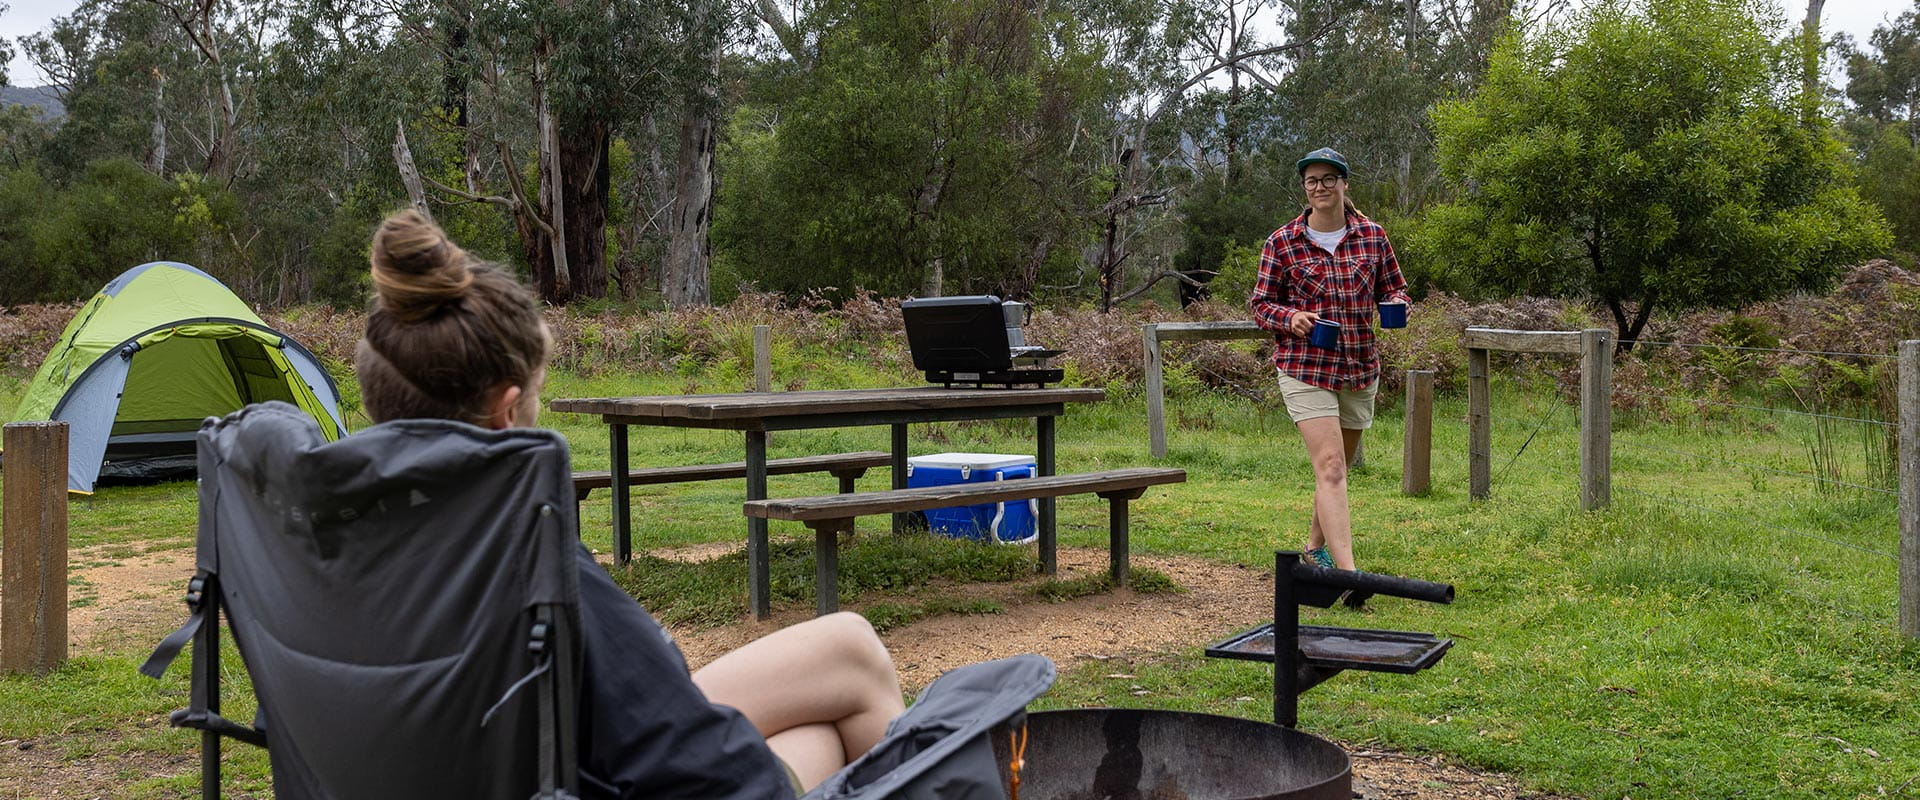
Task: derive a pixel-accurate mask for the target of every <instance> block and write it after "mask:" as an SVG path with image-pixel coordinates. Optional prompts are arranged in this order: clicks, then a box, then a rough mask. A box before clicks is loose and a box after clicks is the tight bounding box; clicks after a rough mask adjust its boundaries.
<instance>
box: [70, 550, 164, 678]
mask: <svg viewBox="0 0 1920 800" xmlns="http://www.w3.org/2000/svg"><path fill="white" fill-rule="evenodd" d="M130 551H131V552H130ZM68 563H69V564H71V565H73V566H72V567H71V569H70V571H69V579H68V587H67V601H68V611H67V643H68V645H69V647H70V648H71V650H70V652H71V653H73V654H75V655H80V654H99V653H107V652H124V651H126V650H137V649H140V648H141V647H151V646H153V645H156V644H159V643H160V639H161V638H162V637H164V636H166V635H167V633H169V632H171V631H172V630H173V629H174V628H175V627H177V626H179V624H180V623H182V622H185V621H186V618H187V605H186V603H185V602H183V601H182V600H181V598H182V597H183V596H185V594H186V591H187V581H188V579H190V578H192V577H193V550H192V549H191V548H179V547H173V548H167V549H158V550H143V549H141V548H140V547H139V546H137V545H135V546H131V547H130V546H129V545H124V544H116V545H100V546H96V547H88V548H83V549H80V550H75V551H73V552H72V553H71V554H70V555H69V556H68Z"/></svg>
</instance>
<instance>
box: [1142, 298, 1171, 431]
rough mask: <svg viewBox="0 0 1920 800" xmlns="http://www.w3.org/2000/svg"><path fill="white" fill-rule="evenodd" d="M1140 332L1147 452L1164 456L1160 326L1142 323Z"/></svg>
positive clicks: (1164, 411)
mask: <svg viewBox="0 0 1920 800" xmlns="http://www.w3.org/2000/svg"><path fill="white" fill-rule="evenodd" d="M1140 334H1141V336H1142V337H1143V338H1144V344H1145V345H1146V348H1147V349H1146V353H1147V364H1146V379H1147V386H1146V391H1147V452H1148V453H1149V454H1151V455H1152V456H1153V457H1154V458H1166V457H1167V398H1166V394H1165V393H1166V387H1165V386H1164V385H1163V384H1162V383H1161V375H1160V370H1161V364H1160V326H1159V325H1158V324H1155V323H1148V324H1146V325H1142V326H1140Z"/></svg>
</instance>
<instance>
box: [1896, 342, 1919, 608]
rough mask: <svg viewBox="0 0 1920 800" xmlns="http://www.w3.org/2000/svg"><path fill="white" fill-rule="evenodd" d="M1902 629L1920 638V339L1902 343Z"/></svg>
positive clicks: (1900, 456)
mask: <svg viewBox="0 0 1920 800" xmlns="http://www.w3.org/2000/svg"><path fill="white" fill-rule="evenodd" d="M1899 458H1900V632H1901V633H1903V634H1906V635H1907V636H1908V637H1909V638H1920V340H1915V339H1908V340H1907V341H1904V342H1901V343H1900V455H1899Z"/></svg>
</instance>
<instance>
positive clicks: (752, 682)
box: [693, 612, 906, 788]
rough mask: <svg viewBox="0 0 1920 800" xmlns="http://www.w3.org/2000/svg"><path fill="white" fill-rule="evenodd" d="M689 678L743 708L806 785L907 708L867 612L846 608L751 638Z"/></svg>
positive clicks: (875, 738) (867, 744)
mask: <svg viewBox="0 0 1920 800" xmlns="http://www.w3.org/2000/svg"><path fill="white" fill-rule="evenodd" d="M693 682H694V684H695V685H697V686H699V687H700V691H702V692H704V693H706V695H707V699H708V700H711V701H713V702H715V703H719V704H722V705H727V706H732V707H734V708H736V709H739V710H740V713H742V714H745V715H746V717H747V719H748V720H749V721H751V722H752V723H753V725H754V727H755V728H758V729H759V730H760V735H762V736H765V737H767V744H768V746H770V747H772V748H773V752H774V754H775V755H777V756H780V759H781V760H782V761H785V762H787V765H788V766H790V767H792V768H793V770H794V772H796V773H798V774H799V775H800V778H801V780H802V782H803V783H805V784H806V785H807V786H808V788H811V787H812V786H813V785H814V784H817V783H819V782H820V781H821V780H824V779H825V778H826V777H827V776H829V775H832V774H833V773H834V772H835V771H837V770H839V769H840V768H841V767H843V766H846V765H847V763H848V762H851V761H852V760H853V759H855V758H858V757H859V756H860V755H861V754H863V753H865V752H867V750H869V749H871V748H872V747H873V746H874V744H875V743H877V742H879V741H880V737H881V736H882V735H884V734H885V733H886V730H887V723H888V722H890V721H892V719H893V718H894V717H896V716H899V715H900V712H902V711H904V710H906V703H905V702H903V701H902V699H901V696H900V681H899V677H898V676H897V675H896V674H895V673H894V669H893V658H892V657H891V656H889V655H887V649H886V646H885V645H882V644H881V643H880V637H879V636H877V635H875V634H874V632H873V626H872V625H870V624H868V623H867V620H866V618H865V617H862V616H860V615H858V614H853V613H849V612H841V613H838V614H829V615H827V616H824V617H819V618H816V619H811V620H808V621H806V622H802V623H799V624H797V625H793V626H790V627H786V628H782V629H780V630H777V631H774V632H773V633H770V634H767V635H766V636H762V637H760V638H758V639H755V640H753V641H751V642H748V643H747V644H746V645H745V646H743V647H741V648H740V649H738V650H735V651H733V652H731V653H728V654H726V655H724V656H721V657H719V658H717V659H714V661H713V662H712V663H710V664H708V665H706V666H705V667H701V668H700V670H699V671H697V672H695V673H693Z"/></svg>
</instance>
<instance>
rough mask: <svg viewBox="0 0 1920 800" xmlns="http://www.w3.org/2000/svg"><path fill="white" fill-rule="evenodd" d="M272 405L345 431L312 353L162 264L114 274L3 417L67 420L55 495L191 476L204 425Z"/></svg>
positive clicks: (332, 431) (209, 283) (204, 278)
mask: <svg viewBox="0 0 1920 800" xmlns="http://www.w3.org/2000/svg"><path fill="white" fill-rule="evenodd" d="M267 400H281V401H284V402H287V403H291V404H293V405H295V406H298V407H300V409H301V410H303V411H305V412H307V413H308V414H311V415H313V418H314V419H315V420H316V421H318V422H319V423H320V429H321V430H322V431H324V432H325V434H326V437H327V439H328V440H329V441H331V440H334V439H338V438H340V437H341V436H345V435H346V426H345V425H344V424H342V421H341V416H340V392H339V390H338V389H337V388H336V387H335V386H334V383H333V378H332V377H330V376H328V375H327V371H326V370H325V369H324V368H322V367H321V366H320V360H319V359H317V358H314V356H313V353H311V352H308V351H307V349H306V348H304V347H301V346H300V344H299V343H298V342H295V341H294V340H292V339H290V338H288V337H287V336H286V335H284V334H282V333H280V332H278V331H275V330H274V329H272V328H269V327H267V324H266V323H265V322H263V321H261V319H260V317H259V315H257V314H255V313H253V309H251V308H248V307H247V304H246V303H245V302H243V301H241V299H240V298H239V297H237V296H235V295H234V293H233V292H232V290H230V289H228V288H227V287H226V285H225V284H222V283H221V282H220V281H219V280H217V279H215V278H214V277H213V276H211V275H208V274H207V273H205V272H201V271H200V270H198V269H195V268H193V267H190V266H187V265H186V264H178V263H173V262H167V261H156V262H154V263H151V264H141V265H140V266H137V267H134V268H133V269H130V270H127V271H126V272H123V273H121V274H120V277H118V278H114V279H113V280H112V281H111V282H109V283H108V284H107V285H106V286H105V287H103V288H102V289H101V290H100V293H99V294H96V295H94V296H93V299H92V300H89V301H87V304H86V305H84V306H82V307H81V308H80V312H79V313H78V314H75V315H74V317H73V321H72V322H69V323H67V328H66V330H65V331H64V332H62V333H61V334H60V341H59V342H57V343H55V344H54V346H53V349H52V350H51V351H49V352H48V353H47V360H46V361H45V362H43V363H42V364H41V365H40V371H39V372H38V373H35V375H34V376H33V383H32V384H31V385H29V386H28V387H27V393H26V396H25V397H24V398H23V399H22V400H21V402H20V408H19V411H18V412H17V413H16V414H15V421H34V420H61V421H65V422H66V423H67V424H68V443H67V489H68V490H69V491H75V492H83V493H85V492H92V491H93V487H94V484H95V483H96V482H97V481H98V480H100V479H102V478H116V479H125V480H153V479H163V478H170V477H181V476H185V475H188V474H191V473H192V472H193V469H194V435H195V433H196V432H197V431H199V429H200V423H201V422H202V421H203V420H205V419H206V418H207V417H211V416H220V415H224V414H227V413H229V412H232V411H236V410H238V409H239V408H240V407H242V406H245V405H247V404H249V403H258V402H263V401H267Z"/></svg>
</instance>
